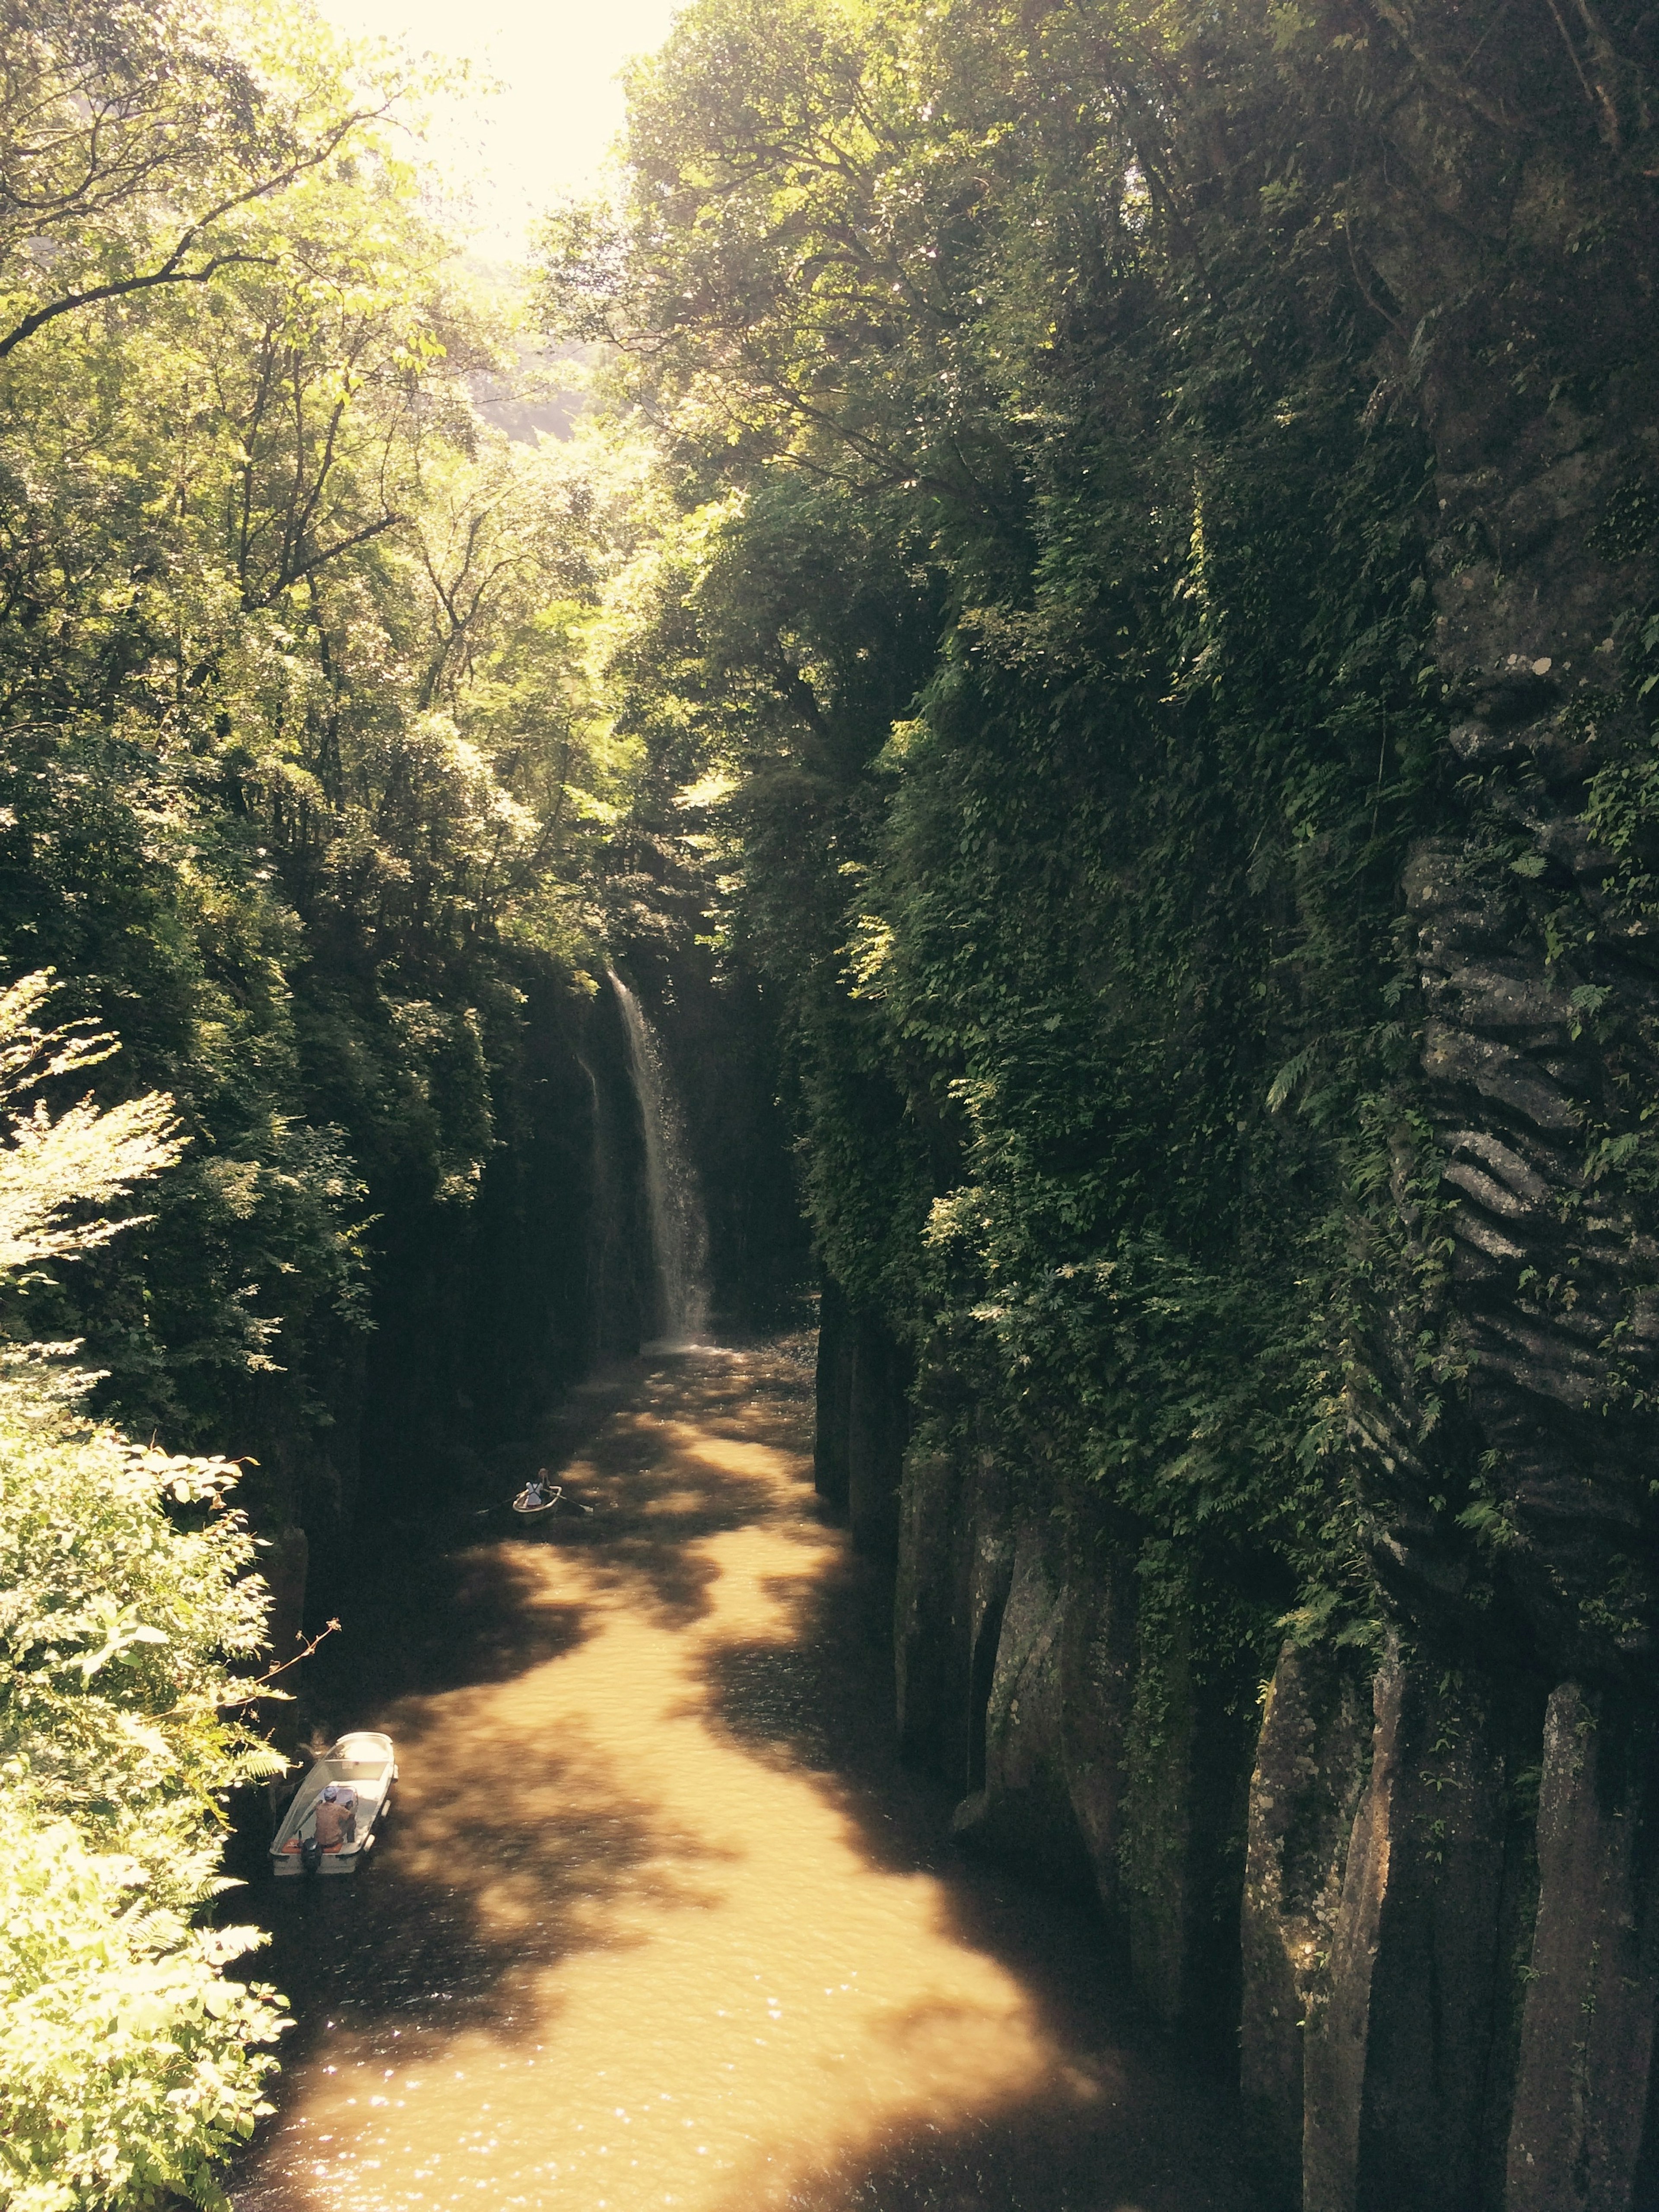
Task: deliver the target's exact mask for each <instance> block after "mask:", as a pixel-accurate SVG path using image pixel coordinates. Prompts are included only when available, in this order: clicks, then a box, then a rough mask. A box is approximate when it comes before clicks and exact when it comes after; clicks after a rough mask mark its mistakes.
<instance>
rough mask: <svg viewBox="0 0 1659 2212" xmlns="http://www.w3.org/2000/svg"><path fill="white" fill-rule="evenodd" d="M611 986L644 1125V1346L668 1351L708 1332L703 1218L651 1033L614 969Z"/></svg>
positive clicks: (681, 1125) (674, 1101) (670, 1088)
mask: <svg viewBox="0 0 1659 2212" xmlns="http://www.w3.org/2000/svg"><path fill="white" fill-rule="evenodd" d="M611 989H612V990H613V991H614V992H615V993H616V994H617V1005H618V1006H620V1007H621V1009H622V1018H623V1034H624V1036H626V1037H627V1039H628V1066H629V1073H630V1075H631V1076H632V1077H633V1079H634V1090H635V1096H636V1097H638V1099H639V1102H640V1119H641V1121H642V1122H643V1124H644V1127H645V1189H646V1199H647V1204H648V1206H649V1208H650V1215H651V1249H652V1257H653V1261H654V1262H655V1267H656V1277H657V1328H658V1338H657V1341H656V1343H655V1345H654V1346H653V1347H651V1348H652V1349H654V1350H658V1351H675V1350H678V1349H680V1348H682V1347H684V1346H690V1345H694V1344H700V1343H702V1340H703V1338H704V1336H705V1334H706V1333H707V1330H708V1219H707V1217H706V1216H705V1214H704V1212H703V1206H702V1192H701V1191H700V1190H699V1188H697V1176H696V1169H695V1168H693V1166H692V1164H691V1159H690V1153H689V1152H688V1151H687V1148H686V1142H685V1121H684V1116H683V1115H682V1114H681V1112H680V1102H679V1099H678V1097H677V1096H676V1095H675V1091H674V1085H673V1082H672V1079H671V1077H670V1075H669V1073H668V1070H667V1067H666V1066H665V1064H664V1060H663V1056H662V1048H661V1046H660V1045H659V1042H658V1041H657V1033H656V1031H655V1030H653V1028H652V1026H651V1024H650V1023H649V1022H648V1021H647V1018H646V1016H645V1011H644V1009H643V1008H642V1007H641V1005H640V1002H639V1000H637V999H636V998H635V996H634V994H633V993H632V992H631V991H630V990H629V987H628V986H627V984H626V983H624V982H623V979H622V977H621V976H620V975H617V973H616V971H615V969H612V970H611Z"/></svg>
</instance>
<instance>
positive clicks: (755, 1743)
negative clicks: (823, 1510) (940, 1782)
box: [233, 1346, 1247, 2212]
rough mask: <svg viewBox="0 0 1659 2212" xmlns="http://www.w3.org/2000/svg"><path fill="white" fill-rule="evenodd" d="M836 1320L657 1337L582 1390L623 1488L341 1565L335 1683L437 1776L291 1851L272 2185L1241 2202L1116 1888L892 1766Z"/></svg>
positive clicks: (690, 2208)
mask: <svg viewBox="0 0 1659 2212" xmlns="http://www.w3.org/2000/svg"><path fill="white" fill-rule="evenodd" d="M799 1352H800V1347H799V1346H795V1347H793V1356H792V1348H791V1347H788V1346H784V1347H774V1348H772V1349H770V1350H766V1351H758V1352H702V1353H698V1354H696V1355H688V1356H684V1357H681V1358H667V1359H660V1360H658V1361H657V1362H656V1363H654V1364H651V1363H641V1364H640V1365H639V1366H637V1367H636V1368H635V1369H633V1370H629V1372H628V1374H627V1375H626V1376H623V1377H620V1378H618V1379H617V1380H616V1381H614V1382H613V1383H611V1385H609V1386H607V1387H605V1388H601V1389H594V1390H592V1391H591V1392H589V1393H588V1394H586V1406H587V1409H588V1411H587V1418H586V1436H585V1437H582V1438H580V1439H579V1440H578V1442H577V1443H576V1445H575V1447H574V1453H573V1456H571V1457H570V1459H569V1460H568V1464H567V1465H566V1467H565V1468H564V1470H563V1472H564V1474H565V1477H566V1480H567V1482H568V1484H569V1486H570V1488H571V1491H572V1492H574V1495H575V1496H576V1497H577V1498H579V1499H580V1500H581V1501H585V1502H586V1504H588V1505H590V1506H591V1507H592V1509H593V1510H592V1512H591V1513H584V1512H582V1511H580V1510H574V1511H573V1512H571V1513H569V1514H568V1515H565V1514H561V1515H560V1516H557V1517H556V1518H553V1519H550V1520H549V1521H547V1522H537V1523H525V1524H520V1525H519V1526H517V1527H513V1526H511V1525H510V1523H509V1521H508V1516H506V1515H505V1514H503V1513H501V1512H500V1511H499V1510H495V1511H492V1512H490V1513H489V1514H486V1515H485V1516H483V1517H474V1516H473V1515H472V1514H471V1512H470V1511H468V1510H465V1509H463V1510H461V1511H459V1512H458V1515H457V1517H456V1518H455V1520H454V1521H453V1522H452V1523H451V1524H450V1529H449V1541H444V1537H443V1532H442V1531H427V1532H425V1533H424V1534H423V1533H422V1531H420V1530H417V1529H414V1528H405V1529H404V1530H401V1531H393V1532H392V1539H391V1541H390V1546H389V1548H388V1550H387V1552H386V1555H385V1556H384V1558H383V1559H381V1561H380V1565H379V1566H378V1567H377V1568H370V1569H367V1570H366V1571H365V1572H364V1573H363V1575H362V1577H360V1578H358V1579H357V1580H356V1583H355V1584H354V1585H353V1587H352V1589H350V1590H349V1592H346V1593H343V1594H342V1597H341V1601H340V1609H341V1610H342V1612H343V1613H345V1614H346V1616H347V1628H346V1632H345V1634H344V1635H343V1636H342V1637H340V1638H336V1639H334V1641H333V1642H332V1643H331V1644H330V1645H327V1646H325V1650H324V1653H323V1654H321V1655H319V1659H318V1660H316V1661H313V1662H311V1663H312V1665H313V1668H318V1669H319V1670H323V1671H320V1672H319V1677H318V1680H317V1681H316V1684H315V1686H314V1689H313V1695H314V1696H315V1697H316V1698H317V1699H319V1701H320V1703H321V1705H322V1706H323V1708H324V1711H325V1718H326V1719H327V1721H328V1722H329V1723H331V1724H332V1725H334V1726H337V1727H341V1726H344V1725H347V1724H350V1725H356V1726H362V1727H373V1728H382V1727H383V1728H386V1729H389V1730H390V1731H391V1733H392V1735H393V1736H394V1737H395V1739H396V1741H397V1743H398V1753H399V1757H400V1759H401V1763H402V1771H403V1779H402V1782H401V1784H400V1785H399V1798H400V1802H399V1803H398V1808H397V1810H396V1811H395V1813H394V1814H393V1815H392V1820H391V1823H390V1826H389V1827H388V1829H387V1832H386V1834H385V1836H384V1837H383V1838H382V1840H381V1843H380V1846H379V1848H378V1849H377V1850H376V1852H375V1854H374V1860H373V1861H372V1862H371V1863H369V1864H368V1867H367V1868H366V1869H365V1870H364V1872H363V1874H362V1875H361V1876H360V1877H358V1878H357V1879H356V1881H337V1882H323V1883H313V1884H306V1885H301V1884H299V1883H295V1884H283V1885H280V1886H279V1885H276V1884H274V1883H269V1882H267V1883H266V1884H265V1885H264V1887H263V1888H262V1889H261V1890H260V1892H259V1893H258V1898H257V1903H258V1906H259V1908H260V1909H261V1910H262V1911H264V1913H265V1914H266V1915H267V1916H268V1918H269V1921H270V1924H271V1925H272V1927H273V1929H274V1931H275V1944H274V1950H273V1952H272V1954H268V1959H269V1971H270V1974H271V1976H272V1978H274V1979H276V1981H277V1982H278V1983H279V1984H280V1985H281V1986H283V1988H285V1989H286V1990H288V1991H289V1994H290V1996H292V1997H293V1999H294V2001H295V2005H296V2008H297V2009H298V2011H299V2014H300V2018H301V2026H300V2027H299V2029H298V2031H297V2033H296V2035H295V2038H294V2039H292V2043H291V2047H290V2049H289V2053H288V2063H287V2068H286V2070H285V2072H284V2075H283V2079H282V2081H281V2084H280V2086H279V2088H278V2091H277V2097H278V2101H279V2103H280V2106H281V2110H280V2112H279V2113H278V2115H277V2117H276V2119H275V2120H273V2121H271V2122H268V2123H267V2124H266V2127H265V2130H264V2132H263V2134H262V2136H261V2138H260V2139H259V2140H258V2142H256V2144H255V2145H254V2147H253V2148H252V2149H251V2150H250V2152H249V2153H248V2154H246V2157H245V2158H244V2160H243V2161H242V2164H241V2166H240V2172H239V2174H238V2176H237V2179H236V2180H235V2182H234V2187H233V2194H234V2203H235V2204H236V2206H237V2207H238V2208H239V2212H313V2208H314V2212H323V2208H325V2207H327V2208H329V2209H330V2212H334V2208H337V2207H338V2206H340V2205H342V2204H343V2203H349V2204H350V2205H351V2206H353V2207H354V2208H356V2212H380V2208H387V2209H388V2212H389V2209H390V2208H393V2207H397V2208H403V2207H421V2208H433V2207H437V2208H443V2207H450V2206H458V2205H473V2204H488V2205H490V2206H497V2205H515V2206H517V2205H524V2206H532V2207H533V2206H545V2207H548V2208H550V2212H566V2209H567V2208H569V2212H577V2208H580V2212H590V2208H592V2212H647V2208H655V2207H659V2206H665V2205H673V2206H679V2207H683V2208H685V2212H769V2209H770V2208H776V2209H777V2212H783V2208H795V2212H854V2208H857V2209H858V2212H922V2208H924V2207H926V2208H930V2209H931V2212H1242V2208H1243V2206H1244V2204H1245V2203H1246V2201H1247V2200H1246V2198H1245V2196H1244V2194H1243V2190H1242V2188H1241V2187H1240V2185H1239V2184H1238V2182H1237V2179H1236V2166H1235V2162H1234V2154H1233V2151H1232V2147H1231V2119H1230V2116H1229V2112H1228V2108H1227V2106H1226V2101H1225V2098H1224V2096H1223V2094H1222V2093H1221V2092H1220V2091H1219V2090H1218V2089H1215V2088H1213V2087H1211V2086H1210V2085H1209V2084H1207V2083H1206V2082H1203V2081H1199V2080H1197V2079H1196V2078H1194V2077H1193V2076H1191V2075H1186V2074H1183V2073H1182V2071H1181V2070H1180V2069H1179V2068H1178V2066H1177V2065H1176V2063H1175V2061H1174V2059H1173V2057H1171V2055H1170V2054H1169V2053H1167V2052H1165V2051H1161V2049H1160V2048H1159V2046H1158V2045H1157V2043H1156V2042H1155V2040H1154V2039H1152V2038H1151V2037H1150V2036H1149V2035H1148V2034H1147V2033H1146V2031H1145V2030H1144V2029H1140V2028H1138V2027H1136V2026H1135V2025H1134V2023H1133V2019H1132V2017H1131V2016H1130V2015H1127V2012H1126V2010H1125V2008H1123V2007H1122V2006H1121V2004H1120V2003H1119V2002H1118V2001H1117V1998H1116V1996H1115V1991H1116V1990H1117V1989H1118V1987H1119V1978H1118V1974H1117V1970H1116V1968H1115V1965H1114V1963H1113V1961H1112V1959H1111V1956H1110V1954H1109V1950H1108V1948H1107V1947H1106V1945H1105V1944H1104V1943H1103V1940H1102V1939H1101V1937H1100V1936H1099V1934H1098V1931H1097V1929H1095V1927H1094V1926H1093V1924H1092V1923H1091V1921H1090V1919H1089V1918H1088V1917H1086V1916H1085V1915H1084V1914H1083V1913H1081V1912H1079V1911H1073V1909H1072V1908H1070V1907H1069V1906H1067V1905H1065V1904H1063V1903H1061V1902H1059V1901H1057V1900H1052V1899H1044V1898H1042V1897H1041V1896H1039V1895H1037V1894H1035V1893H1031V1892H1030V1891H1028V1890H1026V1889H1024V1887H1022V1886H1021V1885H1019V1884H1018V1883H1017V1882H1015V1881H1012V1880H1010V1879H1005V1878H1003V1877H1000V1876H999V1875H995V1874H994V1873H992V1872H989V1871H987V1870H985V1869H977V1868H975V1867H973V1866H970V1865H968V1864H965V1863H963V1862H961V1861H959V1860H958V1859H957V1858H956V1857H955V1856H954V1855H953V1854H952V1853H951V1851H950V1850H949V1849H948V1847H947V1846H946V1845H945V1844H943V1843H942V1841H941V1835H942V1831H943V1827H944V1823H945V1819H946V1818H947V1816H948V1811H949V1806H948V1802H947V1801H946V1800H945V1798H944V1797H943V1796H942V1795H941V1794H940V1793H939V1792H937V1791H935V1790H933V1788H932V1787H931V1786H930V1785H928V1784H925V1783H923V1782H921V1781H920V1780H918V1779H917V1778H915V1777H914V1776H911V1775H908V1774H907V1773H906V1772H904V1771H902V1770H901V1769H900V1768H899V1767H898V1766H897V1765H896V1762H895V1760H894V1759H893V1756H892V1753H891V1751H890V1743H891V1724H890V1680H891V1675H890V1661H889V1658H888V1656H887V1652H886V1650H885V1649H884V1645H885V1635H884V1630H885V1619H884V1616H885V1613H886V1594H885V1590H884V1585H883V1583H882V1582H881V1579H880V1577H878V1575H877V1574H876V1573H875V1572H874V1571H872V1569H871V1568H870V1567H869V1566H868V1565H867V1564H866V1563H864V1562H860V1561H858V1560H855V1559H854V1558H853V1557H852V1555H851V1553H850V1552H849V1550H848V1544H847V1540H846V1538H845V1536H844V1534H842V1532H840V1531H839V1530H836V1529H832V1528H827V1527H825V1526H823V1524H822V1522H820V1520H819V1519H818V1517H817V1511H816V1510H815V1501H814V1499H813V1496H812V1492H811V1480H810V1462H809V1459H808V1456H807V1454H808V1448H809V1445H810V1419H811V1410H810V1401H811V1376H810V1370H808V1369H807V1368H806V1366H805V1364H804V1363H803V1361H802V1359H801V1358H800V1357H799ZM477 1503H478V1501H477V1500H472V1501H468V1505H469V1507H476V1506H477ZM325 1661H326V1668H324V1662H325Z"/></svg>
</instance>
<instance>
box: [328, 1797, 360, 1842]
mask: <svg viewBox="0 0 1659 2212" xmlns="http://www.w3.org/2000/svg"><path fill="white" fill-rule="evenodd" d="M334 1788H335V1790H337V1793H338V1794H337V1796H336V1798H335V1800H334V1802H335V1803H336V1804H337V1806H338V1807H339V1808H340V1809H341V1811H342V1812H343V1814H345V1824H346V1832H345V1839H346V1841H347V1843H349V1844H354V1843H356V1840H357V1793H356V1790H354V1789H353V1788H352V1786H351V1784H349V1782H337V1783H336V1784H334Z"/></svg>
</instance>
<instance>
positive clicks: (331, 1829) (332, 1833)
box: [315, 1782, 357, 1851]
mask: <svg viewBox="0 0 1659 2212" xmlns="http://www.w3.org/2000/svg"><path fill="white" fill-rule="evenodd" d="M351 1800H352V1802H351V1808H350V1810H349V1811H348V1810H347V1809H346V1808H345V1806H344V1805H343V1804H342V1803H341V1802H340V1785H339V1784H338V1783H337V1782H331V1783H330V1784H329V1785H328V1787H327V1788H326V1789H325V1790H324V1792H323V1794H322V1796H320V1797H319V1799H318V1800H317V1813H316V1822H315V1828H316V1836H317V1840H318V1842H319V1844H321V1845H322V1847H323V1849H324V1850H325V1851H337V1850H339V1848H340V1846H341V1844H349V1843H350V1842H351V1840H352V1838H353V1837H354V1835H355V1833H356V1826H357V1819H356V1814H357V1793H356V1790H353V1791H352V1792H351Z"/></svg>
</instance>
